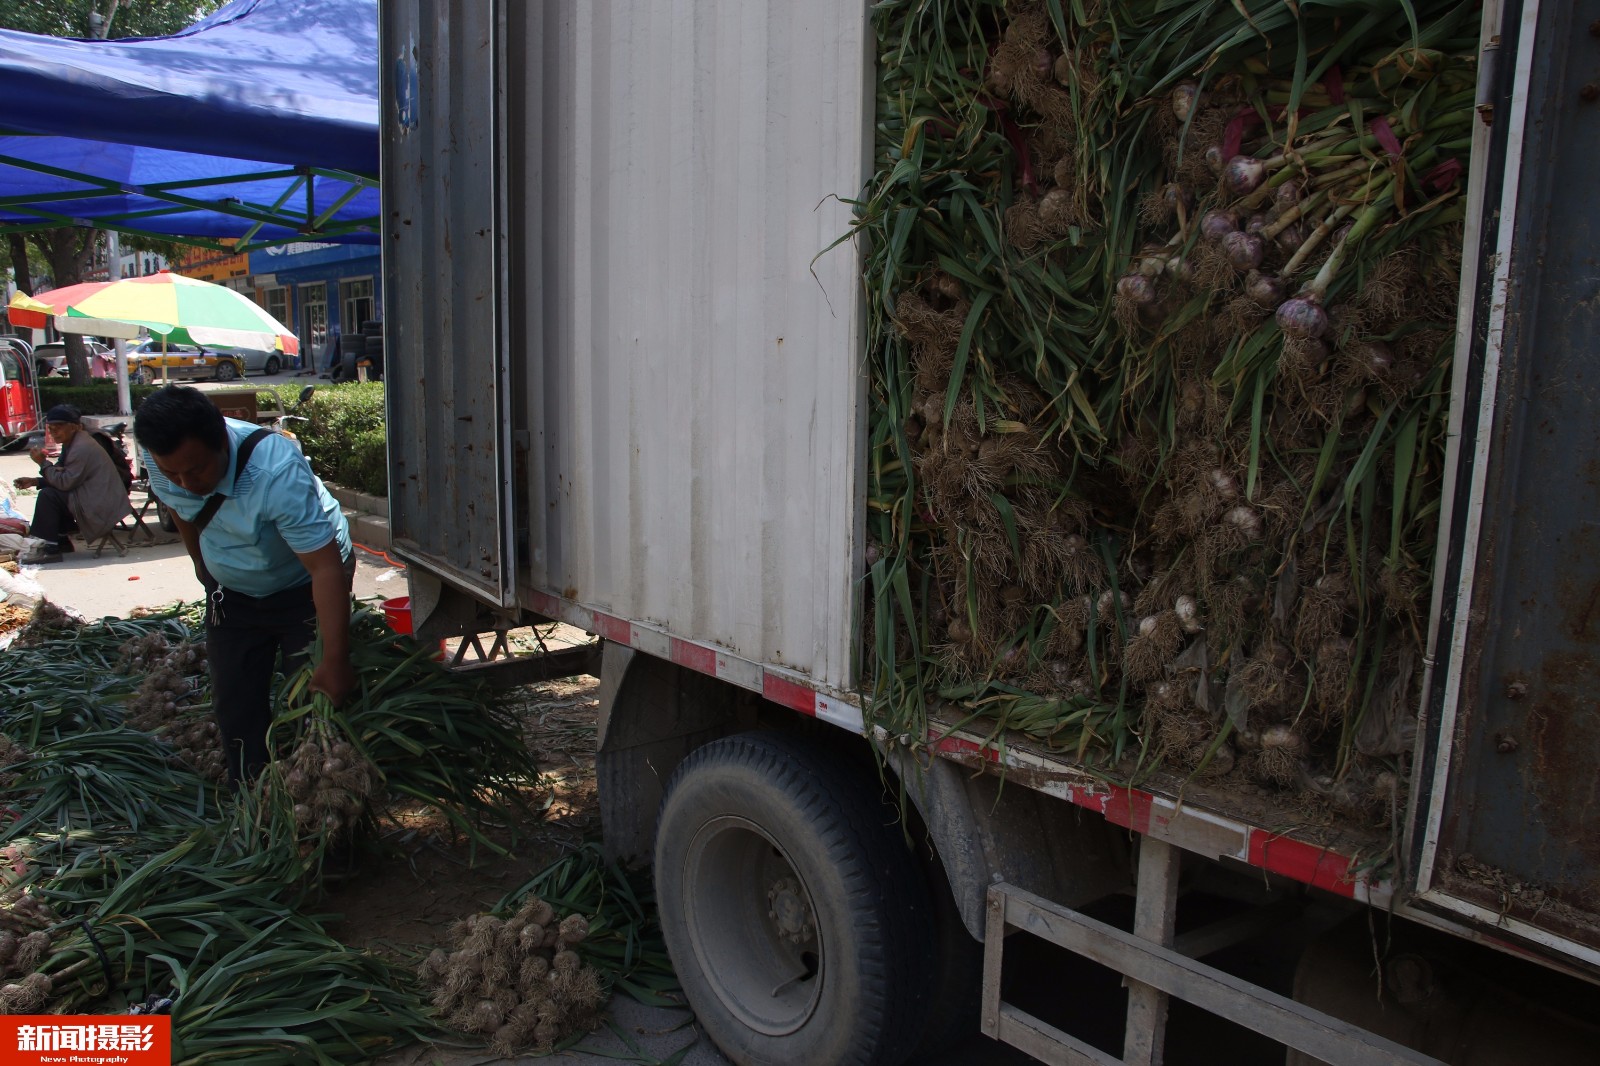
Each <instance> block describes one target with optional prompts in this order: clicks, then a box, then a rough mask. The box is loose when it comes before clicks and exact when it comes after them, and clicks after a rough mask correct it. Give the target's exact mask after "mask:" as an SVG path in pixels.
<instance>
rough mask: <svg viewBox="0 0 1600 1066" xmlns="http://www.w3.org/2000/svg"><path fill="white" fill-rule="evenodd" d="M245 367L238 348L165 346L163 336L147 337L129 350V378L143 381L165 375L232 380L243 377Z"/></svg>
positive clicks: (143, 382) (140, 382)
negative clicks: (236, 349) (218, 349)
mask: <svg viewBox="0 0 1600 1066" xmlns="http://www.w3.org/2000/svg"><path fill="white" fill-rule="evenodd" d="M244 369H245V362H244V359H243V358H241V357H240V355H239V354H238V353H236V352H231V351H230V352H226V353H224V352H220V351H213V350H212V349H210V348H202V347H200V346H199V345H195V344H171V343H169V344H167V345H166V346H165V349H164V350H163V347H162V342H161V339H160V338H159V337H158V338H154V339H152V340H147V341H144V342H143V343H141V344H139V345H137V346H136V347H134V348H133V349H132V350H131V351H129V352H128V378H129V379H130V380H132V381H136V382H138V383H139V384H141V385H153V384H155V383H156V382H158V381H161V380H162V379H163V378H165V379H167V380H169V381H178V380H183V381H192V380H197V379H201V378H216V379H217V380H218V381H232V380H234V379H235V378H239V377H243V376H244Z"/></svg>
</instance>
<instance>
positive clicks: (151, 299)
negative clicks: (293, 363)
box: [55, 270, 300, 355]
mask: <svg viewBox="0 0 1600 1066" xmlns="http://www.w3.org/2000/svg"><path fill="white" fill-rule="evenodd" d="M55 325H56V328H57V329H59V330H62V331H63V332H66V333H88V334H92V335H94V336H96V337H136V336H138V335H139V334H140V333H141V332H143V331H145V330H148V331H150V332H151V333H153V334H156V335H157V336H160V337H162V338H164V339H165V340H166V341H168V342H169V343H173V344H198V345H208V346H212V347H224V348H262V349H269V350H270V349H273V348H276V349H278V350H279V351H281V352H283V353H285V354H287V355H294V354H295V353H297V352H298V351H299V350H300V341H299V340H298V339H297V338H296V337H295V335H294V333H293V332H292V331H290V329H289V327H288V326H285V325H284V324H283V323H282V322H279V321H278V320H277V319H276V318H273V317H272V316H271V315H269V314H267V312H266V311H265V310H263V309H262V308H261V305H259V304H257V303H256V302H255V301H253V300H251V299H250V298H249V297H248V296H244V295H242V294H241V293H238V292H235V291H234V290H233V289H229V288H225V287H224V286H221V285H213V284H211V282H209V281H201V280H199V279H198V278H186V277H183V276H182V275H180V274H172V273H168V272H167V271H165V270H163V271H161V272H160V273H156V274H151V275H150V276H148V277H143V278H126V279H124V280H122V281H113V282H109V283H107V284H106V285H105V286H104V287H103V288H101V289H99V290H98V291H96V292H92V293H89V294H88V295H86V296H84V297H82V298H81V299H79V300H77V301H76V302H74V303H72V304H70V305H69V306H68V307H67V311H66V313H65V314H58V315H56V318H55Z"/></svg>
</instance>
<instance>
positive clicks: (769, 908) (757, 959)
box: [655, 733, 933, 1066]
mask: <svg viewBox="0 0 1600 1066" xmlns="http://www.w3.org/2000/svg"><path fill="white" fill-rule="evenodd" d="M878 785H879V782H878V778H877V776H876V775H875V774H874V773H873V772H872V770H871V767H870V764H868V765H866V766H865V767H859V766H855V765H854V764H850V765H844V764H841V762H840V760H839V759H838V758H836V757H831V756H829V755H827V754H825V753H823V752H822V751H820V750H819V749H816V748H813V747H812V746H810V745H808V744H806V743H804V742H802V741H800V740H797V739H795V738H792V737H789V736H787V735H782V734H776V733H743V734H739V735H737V736H731V737H724V738H722V739H720V740H716V741H713V742H712V743H710V744H707V745H705V746H704V747H701V748H698V749H696V750H695V751H694V752H692V753H691V754H690V755H689V757H688V758H687V759H685V760H684V761H683V763H682V764H680V765H679V767H678V769H677V771H676V772H675V773H674V774H673V775H672V780H671V782H670V783H669V784H668V786H667V793H666V798H665V799H664V800H663V801H662V804H661V818H660V824H659V826H658V828H657V832H656V849H655V876H656V899H657V904H658V907H659V910H660V914H661V926H662V933H663V936H664V938H665V940H666V944H667V950H668V953H669V954H670V955H671V956H672V961H673V965H674V968H675V969H676V970H677V973H678V980H679V981H680V983H681V984H682V985H683V990H684V993H685V994H686V995H687V996H688V999H689V1004H690V1006H691V1007H693V1008H694V1012H695V1014H696V1016H697V1017H698V1018H699V1020H700V1022H701V1024H702V1025H704V1026H705V1028H706V1032H707V1033H708V1034H709V1035H710V1036H711V1039H712V1040H713V1041H714V1042H715V1043H716V1044H717V1046H718V1047H720V1048H721V1049H722V1051H723V1053H724V1054H726V1055H728V1057H729V1058H731V1059H733V1061H734V1062H736V1063H739V1064H741V1066H756V1064H763V1066H765V1064H774V1066H776V1064H786V1063H805V1064H806V1066H847V1064H849V1066H868V1064H892V1063H899V1062H903V1061H904V1060H905V1058H906V1056H907V1055H909V1054H910V1052H911V1049H912V1047H913V1046H914V1045H915V1044H916V1041H917V1037H918V1030H919V1029H920V1028H921V1026H922V1023H923V1021H924V1016H925V1014H926V1012H927V1006H928V996H929V991H930V990H929V988H928V978H929V973H930V969H931V967H930V963H931V960H932V947H931V946H932V941H933V932H932V918H931V906H930V903H929V900H928V892H927V886H926V883H925V882H924V880H923V878H922V875H921V873H920V871H919V870H918V869H917V866H916V862H915V860H914V859H913V857H912V855H911V853H910V851H909V850H908V849H907V847H906V845H905V842H904V840H903V838H902V836H901V834H900V831H899V828H898V826H897V824H896V822H895V814H896V812H895V810H894V808H893V806H892V805H891V804H888V803H886V802H885V797H884V796H883V794H882V792H881V790H880V789H879V787H878Z"/></svg>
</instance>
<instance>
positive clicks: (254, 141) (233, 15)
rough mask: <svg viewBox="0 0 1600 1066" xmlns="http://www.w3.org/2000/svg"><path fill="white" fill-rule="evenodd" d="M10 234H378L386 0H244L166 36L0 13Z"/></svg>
mask: <svg viewBox="0 0 1600 1066" xmlns="http://www.w3.org/2000/svg"><path fill="white" fill-rule="evenodd" d="M0 101H4V104H3V107H0V233H11V232H18V231H22V230H37V229H40V228H47V227H52V226H93V227H96V228H100V229H114V230H119V231H122V232H129V233H141V234H149V235H153V236H158V237H164V238H177V237H183V238H185V239H187V241H188V243H194V244H200V245H212V246H220V245H221V241H222V239H223V238H232V239H234V240H237V241H239V242H240V244H239V246H238V248H237V250H240V251H248V250H249V249H251V248H255V247H261V246H263V245H270V244H276V243H282V242H286V241H305V240H315V241H338V242H360V243H377V241H378V237H377V233H378V225H377V223H378V213H379V209H378V188H377V174H378V8H377V0H234V2H233V3H230V4H228V5H226V6H225V7H223V8H221V9H219V10H218V11H216V12H215V13H214V14H212V15H211V16H210V17H208V18H206V19H204V20H202V21H200V22H198V23H196V24H195V25H193V26H191V27H189V28H188V29H185V30H184V31H182V32H181V33H178V34H174V35H173V36H170V37H150V38H123V39H120V40H112V41H101V40H70V39H63V38H56V37H41V36H37V35H34V34H27V33H17V32H14V31H9V30H0Z"/></svg>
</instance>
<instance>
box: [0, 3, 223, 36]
mask: <svg viewBox="0 0 1600 1066" xmlns="http://www.w3.org/2000/svg"><path fill="white" fill-rule="evenodd" d="M220 6H221V0H126V2H123V0H9V2H7V3H0V28H4V29H8V30H21V31H22V32H23V33H40V34H44V35H45V36H47V37H112V38H116V37H161V36H165V35H167V34H172V33H177V32H178V31H179V30H181V29H183V28H184V27H185V26H188V25H191V24H193V23H194V22H195V21H196V20H198V19H200V18H203V17H204V16H206V15H209V14H210V13H211V12H213V11H215V10H216V9H217V8H218V7H220ZM97 18H98V19H99V20H100V24H99V25H100V26H104V28H105V32H103V33H100V32H96V30H97V28H98V27H97V24H96V19H97Z"/></svg>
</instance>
